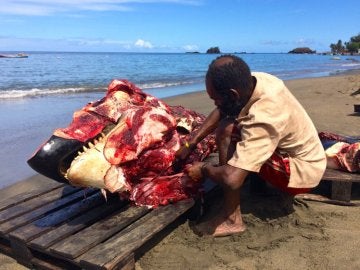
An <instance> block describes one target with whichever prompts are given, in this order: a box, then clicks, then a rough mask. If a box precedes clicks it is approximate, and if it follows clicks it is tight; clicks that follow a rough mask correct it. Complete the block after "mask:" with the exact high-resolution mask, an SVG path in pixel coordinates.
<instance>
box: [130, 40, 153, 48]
mask: <svg viewBox="0 0 360 270" xmlns="http://www.w3.org/2000/svg"><path fill="white" fill-rule="evenodd" d="M134 45H135V46H136V47H140V48H146V49H152V48H153V47H154V46H153V45H152V44H151V43H150V42H149V41H145V40H142V39H138V40H137V41H136V42H135V44H134Z"/></svg>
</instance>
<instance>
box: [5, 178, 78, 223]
mask: <svg viewBox="0 0 360 270" xmlns="http://www.w3.org/2000/svg"><path fill="white" fill-rule="evenodd" d="M79 190H80V189H79V188H75V187H72V186H68V185H64V186H61V187H60V188H57V189H55V190H52V191H50V192H48V193H45V194H40V195H37V196H36V197H33V198H31V199H29V200H27V201H23V202H20V203H18V204H15V205H14V206H11V207H8V208H6V209H4V210H2V211H0V223H4V222H5V221H7V220H9V219H12V218H14V217H17V216H20V215H22V214H24V213H27V212H30V211H33V210H35V209H36V208H39V207H41V206H44V205H45V204H48V203H50V202H52V201H55V200H57V199H61V198H62V197H66V196H67V195H70V194H72V193H75V192H77V191H79Z"/></svg>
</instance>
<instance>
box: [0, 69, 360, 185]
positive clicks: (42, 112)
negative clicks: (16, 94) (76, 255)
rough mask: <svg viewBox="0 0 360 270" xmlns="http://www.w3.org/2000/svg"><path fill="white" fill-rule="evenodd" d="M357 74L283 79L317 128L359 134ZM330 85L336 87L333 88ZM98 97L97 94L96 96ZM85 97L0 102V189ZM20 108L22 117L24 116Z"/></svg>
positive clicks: (205, 109) (200, 95)
mask: <svg viewBox="0 0 360 270" xmlns="http://www.w3.org/2000/svg"><path fill="white" fill-rule="evenodd" d="M359 76H360V69H359V70H351V71H347V72H342V73H339V74H336V75H332V76H324V77H315V78H304V79H293V80H286V81H284V82H285V84H286V85H287V86H288V88H289V89H290V91H291V92H292V93H293V94H294V95H295V96H296V97H297V98H298V100H299V101H300V103H301V104H302V105H303V106H304V108H305V110H306V111H307V112H308V114H309V115H310V117H311V119H313V121H314V124H315V126H316V128H317V129H318V131H328V132H335V133H339V134H342V135H349V136H358V135H359V134H358V133H357V132H358V131H357V130H356V129H354V128H353V127H354V126H357V125H358V118H357V117H356V114H354V109H353V105H354V104H356V103H360V95H356V96H350V94H351V93H353V92H354V91H356V90H357V89H359V88H360V82H359V80H360V79H359ZM317 85H319V86H317ZM334 87H337V88H335V89H333V90H332V88H334ZM102 96H103V95H100V94H97V98H101V97H102ZM162 99H163V100H164V101H165V102H167V103H168V104H169V105H182V106H184V107H188V108H190V109H193V110H195V111H198V112H200V113H202V114H205V115H207V114H208V113H210V112H211V111H212V109H213V108H214V105H213V102H212V101H211V100H210V99H209V97H208V96H207V94H206V91H205V90H201V91H195V92H190V93H186V94H180V95H176V96H171V97H166V98H162ZM193 100H197V101H198V102H193ZM89 101H93V99H92V98H91V97H89V96H81V97H77V96H76V95H73V96H66V97H56V96H51V97H44V98H35V99H26V100H22V101H18V102H17V103H16V104H15V105H12V104H3V105H4V106H2V108H1V109H0V113H1V114H2V115H3V117H0V126H1V127H0V129H3V130H2V132H1V133H2V138H0V143H1V144H2V145H4V147H5V148H6V149H5V150H4V153H6V155H2V156H0V169H1V170H2V171H3V177H2V181H1V183H0V188H1V187H5V186H8V185H11V184H12V183H14V182H17V181H20V180H21V179H24V178H26V177H30V176H32V175H34V174H35V173H36V172H34V171H32V169H31V168H30V167H28V165H27V164H26V160H27V159H28V158H29V157H30V156H31V155H32V153H33V152H34V151H35V150H36V149H37V147H38V146H39V145H40V144H42V143H43V142H44V141H45V140H47V139H48V138H49V137H50V136H51V134H52V132H53V130H55V129H56V128H59V127H66V126H67V125H68V124H69V123H70V122H71V120H72V114H73V112H74V111H75V110H78V109H80V108H81V107H83V106H85V104H86V103H87V102H89ZM340 105H341V106H340ZM318 108H323V110H319V109H318ZM324 110H327V113H324ZM24 113H25V115H26V117H23V115H24ZM342 117H345V119H346V121H347V124H346V125H344V123H343V122H342V121H339V119H340V118H342ZM1 121H4V123H1Z"/></svg>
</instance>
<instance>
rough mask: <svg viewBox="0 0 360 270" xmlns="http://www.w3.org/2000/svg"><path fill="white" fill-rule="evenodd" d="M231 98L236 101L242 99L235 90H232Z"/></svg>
mask: <svg viewBox="0 0 360 270" xmlns="http://www.w3.org/2000/svg"><path fill="white" fill-rule="evenodd" d="M230 96H231V98H233V99H235V100H238V99H239V98H240V95H239V92H238V91H237V90H236V89H234V88H231V89H230Z"/></svg>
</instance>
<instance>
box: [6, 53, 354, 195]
mask: <svg viewBox="0 0 360 270" xmlns="http://www.w3.org/2000/svg"><path fill="white" fill-rule="evenodd" d="M28 54H29V57H28V58H0V145H1V153H0V171H1V175H0V188H1V187H4V186H7V185H9V184H12V183H14V182H17V181H19V180H22V179H24V178H26V177H29V176H31V175H33V174H36V172H34V171H33V170H32V169H31V168H30V167H28V165H27V163H26V161H27V159H28V158H29V157H30V156H31V155H32V153H33V152H34V151H35V150H36V149H37V148H38V146H39V145H40V144H41V143H43V142H44V141H45V140H46V139H48V138H49V137H50V136H51V134H52V132H53V130H54V129H56V128H58V127H65V126H67V125H68V124H69V123H70V122H71V119H72V114H73V112H74V111H75V110H78V109H80V108H81V107H83V106H84V105H85V104H86V103H88V102H89V101H94V100H97V99H100V98H102V97H103V96H104V92H105V91H106V87H107V85H108V84H109V83H110V81H111V80H112V79H115V78H118V79H127V80H129V81H131V82H133V83H135V84H136V85H137V86H138V87H140V88H142V89H143V90H144V91H145V92H147V93H149V94H152V95H154V96H156V97H158V98H164V97H169V96H175V95H179V94H184V93H188V92H195V91H201V90H204V89H205V85H204V76H205V73H206V70H207V67H208V65H209V64H210V62H211V61H212V60H213V59H215V58H216V57H217V55H211V54H166V53H153V54H152V53H149V54H139V53H60V52H28ZM239 56H240V57H242V58H243V59H244V60H245V61H246V62H247V63H248V64H249V66H250V68H251V70H252V71H263V72H269V73H271V74H274V75H276V76H278V77H280V78H281V79H284V80H288V79H295V78H305V77H319V76H328V75H332V74H337V73H340V72H344V71H347V70H352V69H359V68H360V57H359V56H341V57H340V60H333V59H332V56H328V55H293V54H241V55H239Z"/></svg>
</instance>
